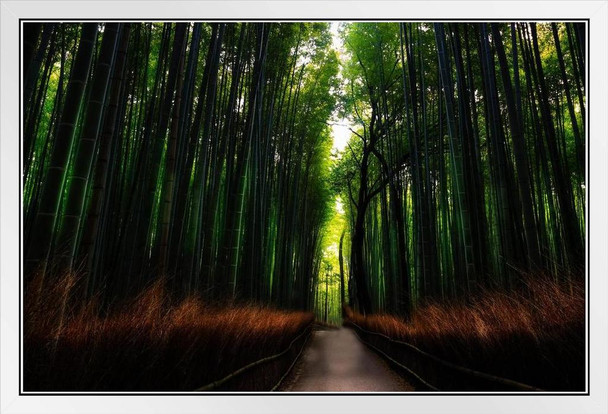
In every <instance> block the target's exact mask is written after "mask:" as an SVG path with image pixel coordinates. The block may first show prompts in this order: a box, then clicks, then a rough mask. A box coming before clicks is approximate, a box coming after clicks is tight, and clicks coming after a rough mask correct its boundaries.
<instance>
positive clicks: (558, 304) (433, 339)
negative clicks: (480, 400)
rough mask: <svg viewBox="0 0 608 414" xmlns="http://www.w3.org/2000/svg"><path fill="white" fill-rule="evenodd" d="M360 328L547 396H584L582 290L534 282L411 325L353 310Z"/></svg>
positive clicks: (423, 313) (350, 316)
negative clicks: (551, 392)
mask: <svg viewBox="0 0 608 414" xmlns="http://www.w3.org/2000/svg"><path fill="white" fill-rule="evenodd" d="M346 312H347V318H346V320H347V321H348V320H350V321H353V322H355V323H356V324H357V325H359V326H361V327H363V328H365V329H367V330H370V331H374V332H380V333H383V334H385V335H387V336H389V337H391V338H394V339H398V340H402V341H405V342H409V343H411V344H413V345H415V346H417V347H419V348H421V349H423V350H425V351H427V352H430V353H432V354H434V355H437V356H439V357H441V358H444V359H446V360H448V361H451V362H455V363H458V364H461V365H465V366H468V367H471V368H474V369H477V370H479V371H484V372H488V373H493V374H495V375H501V376H504V377H507V378H511V379H515V380H519V381H521V382H524V383H526V382H527V383H529V384H531V385H535V386H538V387H541V388H546V389H568V390H579V389H583V388H584V369H585V339H584V338H585V295H584V286H583V284H582V283H577V284H573V285H570V284H560V283H556V282H554V281H552V280H550V279H547V278H535V279H532V281H531V282H529V283H528V286H527V287H526V289H522V290H521V291H518V292H514V293H509V294H506V293H504V292H497V291H494V292H485V293H483V294H480V295H479V296H478V297H476V298H474V299H473V300H472V301H470V302H469V303H468V304H465V303H458V302H453V303H443V304H442V303H430V304H427V305H425V306H423V307H421V308H419V309H417V310H416V311H415V312H414V314H413V316H412V318H411V320H410V321H409V322H406V321H404V320H402V319H400V318H398V317H395V316H391V315H387V314H377V315H369V316H367V317H364V316H362V315H361V314H358V313H355V312H353V311H352V309H346Z"/></svg>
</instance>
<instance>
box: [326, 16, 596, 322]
mask: <svg viewBox="0 0 608 414" xmlns="http://www.w3.org/2000/svg"><path fill="white" fill-rule="evenodd" d="M343 37H344V40H345V48H346V51H347V55H348V59H347V62H346V63H345V68H344V72H345V73H344V78H345V86H344V88H343V89H344V96H343V111H344V113H345V116H350V117H351V118H352V120H353V125H354V126H353V132H354V134H355V135H356V139H355V140H351V143H350V144H349V147H348V149H347V151H346V152H345V154H344V156H343V157H342V159H341V161H340V162H339V163H338V165H337V166H336V167H335V169H334V183H335V185H336V186H338V187H339V188H340V191H341V194H342V197H343V199H344V200H348V203H347V204H348V211H349V217H350V233H351V276H352V278H353V281H354V283H352V284H351V285H350V286H351V297H352V298H354V301H355V302H356V304H358V307H359V308H360V309H361V310H362V311H363V312H364V313H368V312H374V311H378V310H386V311H389V312H392V313H396V314H401V315H404V316H406V317H407V315H409V313H410V312H411V310H412V309H413V307H415V306H416V305H417V304H419V303H420V302H421V301H425V300H429V299H431V300H441V299H448V298H457V297H461V298H467V297H470V295H471V294H473V293H475V292H478V291H479V289H480V288H498V289H506V290H509V289H512V288H515V287H517V286H518V285H522V284H524V283H525V279H526V278H527V277H533V275H535V274H551V275H553V276H554V277H555V278H561V279H567V280H570V279H569V278H574V277H576V278H582V275H583V266H584V245H583V240H584V199H585V181H584V179H585V176H584V171H585V164H584V159H585V155H584V154H585V144H584V141H585V140H584V122H583V121H584V119H585V99H584V95H585V91H584V84H585V78H584V77H585V40H584V39H585V38H584V25H583V24H572V23H567V24H563V23H559V24H558V23H550V24H548V23H547V24H540V23H539V24H536V23H511V24H505V23H481V24H461V23H460V24H454V23H449V24H448V23H434V24H426V23H402V24H383V23H379V24H378V23H366V24H363V23H362V24H354V25H350V26H348V27H346V28H345V29H344V33H343Z"/></svg>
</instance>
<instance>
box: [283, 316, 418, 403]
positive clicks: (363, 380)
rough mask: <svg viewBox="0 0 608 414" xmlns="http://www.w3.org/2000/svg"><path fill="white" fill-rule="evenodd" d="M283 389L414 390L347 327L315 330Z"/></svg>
mask: <svg viewBox="0 0 608 414" xmlns="http://www.w3.org/2000/svg"><path fill="white" fill-rule="evenodd" d="M312 335H313V336H312V338H311V339H310V342H309V344H308V346H307V349H306V350H305V351H304V353H303V354H302V356H301V357H300V361H299V362H298V363H297V365H296V366H295V367H294V372H293V373H292V375H291V378H289V379H288V380H287V381H286V382H285V387H284V388H283V391H413V390H414V387H413V386H412V385H411V384H409V383H407V382H406V381H405V380H404V379H403V378H402V377H400V376H399V375H397V374H396V373H395V372H394V371H392V370H391V369H390V368H389V366H388V364H387V362H386V361H384V360H383V359H382V358H380V357H379V356H378V355H376V354H375V353H374V352H372V351H371V350H369V349H368V348H367V347H366V346H365V345H363V344H362V343H361V342H360V341H359V340H358V339H357V336H356V335H355V333H354V332H353V331H352V330H350V329H347V328H344V327H342V328H340V329H329V330H320V331H315V332H313V334H312Z"/></svg>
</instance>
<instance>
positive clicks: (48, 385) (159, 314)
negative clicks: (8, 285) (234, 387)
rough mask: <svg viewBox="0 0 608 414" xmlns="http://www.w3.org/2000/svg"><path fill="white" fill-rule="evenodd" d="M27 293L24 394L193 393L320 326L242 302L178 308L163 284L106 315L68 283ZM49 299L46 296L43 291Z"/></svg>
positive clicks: (304, 316)
mask: <svg viewBox="0 0 608 414" xmlns="http://www.w3.org/2000/svg"><path fill="white" fill-rule="evenodd" d="M40 283H41V282H40V281H39V280H38V281H34V282H33V283H31V284H30V286H29V287H28V289H27V291H26V295H25V300H24V304H25V315H24V385H25V387H24V388H25V390H26V391H35V390H44V391H84V390H88V391H91V390H93V391H129V390H167V391H170V390H194V389H196V388H198V387H200V386H202V385H205V384H207V383H210V382H212V381H214V380H217V379H219V378H222V377H223V376H225V375H226V374H228V373H230V372H233V371H235V370H236V369H238V368H240V367H242V366H244V365H246V364H248V363H250V362H253V361H256V360H258V359H260V358H263V357H266V356H269V355H272V354H275V353H278V352H280V351H282V350H283V349H285V348H286V347H287V346H288V345H289V343H290V341H291V340H292V339H293V338H294V337H296V336H297V335H298V334H299V333H300V332H301V331H302V329H304V328H305V327H306V326H308V325H309V324H310V323H311V322H312V321H313V319H314V317H313V315H312V314H310V313H305V312H286V311H278V310H274V309H271V308H269V307H262V306H254V305H245V306H238V307H237V306H231V307H228V308H218V307H211V306H206V305H205V304H204V303H203V302H202V301H201V300H200V299H199V298H196V297H190V298H187V299H185V300H183V301H180V302H179V303H173V302H172V301H171V298H170V297H169V295H168V294H167V293H166V291H165V289H164V285H163V283H162V282H157V283H155V284H154V285H152V286H151V287H149V288H148V289H147V290H146V291H144V292H143V293H141V294H140V295H139V296H138V297H136V298H135V299H133V300H132V301H130V302H128V303H124V304H122V305H121V306H119V307H116V308H115V309H113V310H112V311H110V312H109V313H107V314H106V315H104V316H102V315H100V312H99V307H98V306H97V305H96V301H95V300H90V301H87V302H86V303H83V302H82V301H79V300H78V295H77V293H76V292H77V291H78V283H77V279H76V278H75V277H74V276H73V275H69V276H66V277H65V278H63V279H62V280H61V281H60V282H59V283H56V284H55V285H54V286H53V287H50V288H48V289H40V286H41V285H40ZM41 292H42V293H41Z"/></svg>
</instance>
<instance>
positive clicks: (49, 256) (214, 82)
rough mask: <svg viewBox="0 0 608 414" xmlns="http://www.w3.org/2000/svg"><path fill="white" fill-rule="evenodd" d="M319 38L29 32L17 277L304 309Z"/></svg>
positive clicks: (131, 30) (321, 173)
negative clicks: (163, 283) (73, 274)
mask: <svg viewBox="0 0 608 414" xmlns="http://www.w3.org/2000/svg"><path fill="white" fill-rule="evenodd" d="M330 40H331V39H330V36H329V34H328V30H327V25H326V24H323V23H302V24H264V23H255V24H254V23H251V24H249V23H217V24H206V23H194V24H190V23H177V24H174V23H164V24H162V23H107V24H97V23H85V24H82V25H80V24H52V23H47V24H33V23H31V24H29V23H28V24H26V25H25V26H24V51H23V73H24V98H23V99H24V107H25V112H24V118H25V119H24V144H23V151H24V160H25V162H24V199H23V204H24V233H25V241H26V245H25V274H26V278H27V277H28V275H32V274H34V273H36V272H37V273H43V274H44V275H45V278H47V279H49V278H51V279H50V280H52V278H54V277H58V275H61V274H62V273H65V272H66V271H69V270H75V271H77V272H79V273H81V274H85V275H86V281H87V289H88V291H89V292H90V293H91V294H95V293H97V292H100V291H102V292H104V295H105V296H106V297H107V298H110V299H111V300H112V299H113V298H115V297H120V295H121V294H122V293H123V292H128V291H133V290H135V291H136V290H137V289H140V288H141V287H142V286H145V285H146V284H147V283H149V282H150V281H151V280H153V279H154V278H156V277H160V276H163V277H165V278H167V280H168V285H169V287H170V289H171V290H172V291H173V292H175V293H176V294H178V295H190V294H197V295H201V296H203V297H204V298H206V299H209V300H224V299H225V298H236V299H242V300H254V301H260V302H271V303H273V304H276V305H277V306H281V307H291V308H302V309H306V308H310V306H311V301H312V298H310V292H311V284H312V283H313V281H314V277H313V275H315V274H316V273H317V268H318V267H319V266H320V264H319V262H318V259H317V258H318V257H319V254H318V249H319V246H320V239H321V231H322V225H323V223H324V220H325V216H326V215H327V211H328V210H327V205H326V202H325V200H326V199H327V194H326V193H327V192H328V187H327V185H326V184H325V182H326V179H325V177H326V176H327V173H326V171H327V166H326V159H327V155H328V153H329V148H330V147H331V137H330V133H329V129H328V126H327V124H326V123H325V120H326V119H327V118H328V117H329V114H330V112H331V111H332V110H333V108H334V105H335V103H334V102H335V100H334V99H333V98H332V95H331V94H330V90H331V89H332V88H334V83H335V73H336V72H337V70H338V61H337V57H336V55H335V52H333V51H332V50H331V49H329V48H328V47H327V46H328V44H329V42H330Z"/></svg>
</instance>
